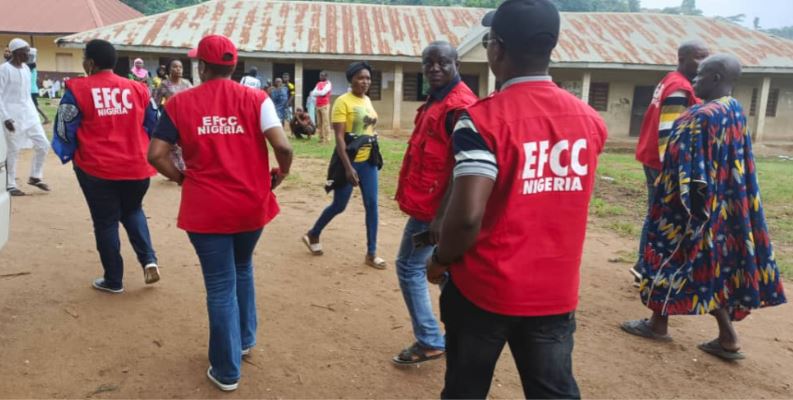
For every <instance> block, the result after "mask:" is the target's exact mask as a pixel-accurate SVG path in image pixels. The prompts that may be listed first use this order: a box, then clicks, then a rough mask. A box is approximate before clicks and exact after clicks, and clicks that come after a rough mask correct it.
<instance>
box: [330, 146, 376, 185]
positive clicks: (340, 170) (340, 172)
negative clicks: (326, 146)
mask: <svg viewBox="0 0 793 400" xmlns="http://www.w3.org/2000/svg"><path fill="white" fill-rule="evenodd" d="M344 143H346V144H347V157H349V158H350V161H352V160H354V159H355V155H356V154H358V150H360V149H361V147H363V146H364V145H368V144H370V145H372V152H371V153H370V154H369V159H368V160H367V161H366V162H368V163H371V164H374V165H375V166H377V169H382V168H383V155H382V154H381V153H380V145H379V144H378V143H377V136H369V135H360V136H355V135H352V134H349V133H348V134H347V135H346V136H345V137H344ZM346 185H347V172H346V171H344V164H343V163H342V162H341V159H340V158H339V154H338V153H337V152H336V151H334V152H333V155H332V156H331V157H330V164H328V182H327V183H325V193H330V192H331V191H333V190H336V189H338V188H340V187H344V186H346Z"/></svg>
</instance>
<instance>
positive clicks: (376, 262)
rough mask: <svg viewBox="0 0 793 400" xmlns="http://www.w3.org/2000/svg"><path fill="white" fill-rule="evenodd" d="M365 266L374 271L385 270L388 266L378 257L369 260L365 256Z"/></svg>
mask: <svg viewBox="0 0 793 400" xmlns="http://www.w3.org/2000/svg"><path fill="white" fill-rule="evenodd" d="M366 265H368V266H370V267H372V268H374V269H386V266H387V265H388V264H386V262H385V260H383V259H382V258H380V257H373V258H369V256H366Z"/></svg>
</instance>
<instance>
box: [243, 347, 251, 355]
mask: <svg viewBox="0 0 793 400" xmlns="http://www.w3.org/2000/svg"><path fill="white" fill-rule="evenodd" d="M251 349H253V347H248V348H247V349H242V356H243V357H245V356H247V355H250V354H251Z"/></svg>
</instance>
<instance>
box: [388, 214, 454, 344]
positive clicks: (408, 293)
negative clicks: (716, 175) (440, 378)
mask: <svg viewBox="0 0 793 400" xmlns="http://www.w3.org/2000/svg"><path fill="white" fill-rule="evenodd" d="M429 227H430V224H429V223H427V222H421V221H419V220H417V219H415V218H412V217H411V218H410V219H408V222H407V224H406V225H405V232H404V233H403V234H402V244H400V245H399V254H397V259H396V266H397V268H396V270H397V277H398V278H399V287H400V288H401V289H402V296H403V297H404V298H405V305H407V307H408V312H409V313H410V321H411V322H412V323H413V335H414V336H415V337H416V341H417V342H418V344H420V345H421V347H424V348H428V349H437V350H443V349H445V348H446V343H445V341H444V339H443V333H442V332H441V327H440V325H439V324H438V320H436V319H435V314H433V312H432V301H431V300H430V290H429V286H428V285H427V259H429V258H430V256H431V255H432V246H425V247H422V248H420V249H416V248H414V247H413V235H415V234H417V233H420V232H424V231H426V230H428V229H429Z"/></svg>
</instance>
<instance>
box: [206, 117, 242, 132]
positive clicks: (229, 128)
mask: <svg viewBox="0 0 793 400" xmlns="http://www.w3.org/2000/svg"><path fill="white" fill-rule="evenodd" d="M201 125H202V126H199V127H198V134H199V135H239V134H242V133H245V130H244V129H242V125H240V124H239V121H238V119H237V117H219V116H217V115H210V116H205V117H202V118H201Z"/></svg>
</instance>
